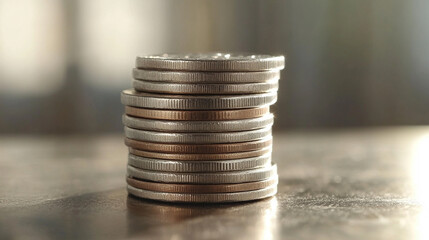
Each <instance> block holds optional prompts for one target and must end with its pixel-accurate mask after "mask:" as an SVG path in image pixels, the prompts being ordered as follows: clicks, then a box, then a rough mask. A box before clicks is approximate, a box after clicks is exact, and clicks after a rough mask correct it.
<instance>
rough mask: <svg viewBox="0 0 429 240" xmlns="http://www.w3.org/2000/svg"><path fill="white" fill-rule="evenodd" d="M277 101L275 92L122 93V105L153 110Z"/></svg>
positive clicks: (233, 107) (261, 103)
mask: <svg viewBox="0 0 429 240" xmlns="http://www.w3.org/2000/svg"><path fill="white" fill-rule="evenodd" d="M276 101H277V91H272V92H267V93H258V94H243V95H194V96H188V95H167V94H153V93H143V92H137V91H134V90H133V89H128V90H124V91H122V94H121V102H122V104H124V105H128V106H134V107H141V108H155V109H194V110H210V109H239V108H253V107H261V106H265V105H271V104H273V103H275V102H276Z"/></svg>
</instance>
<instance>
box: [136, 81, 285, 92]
mask: <svg viewBox="0 0 429 240" xmlns="http://www.w3.org/2000/svg"><path fill="white" fill-rule="evenodd" d="M133 87H134V89H135V90H137V91H142V92H152V93H169V94H190V95H194V94H195V95H197V94H218V95H226V94H245V93H264V92H270V91H277V89H278V87H279V82H278V80H275V81H267V82H259V83H240V84H186V83H166V82H151V81H143V80H133Z"/></svg>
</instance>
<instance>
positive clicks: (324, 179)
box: [0, 127, 429, 240]
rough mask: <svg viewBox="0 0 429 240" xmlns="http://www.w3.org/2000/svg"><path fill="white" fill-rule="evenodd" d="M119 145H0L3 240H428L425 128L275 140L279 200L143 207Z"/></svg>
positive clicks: (11, 141)
mask: <svg viewBox="0 0 429 240" xmlns="http://www.w3.org/2000/svg"><path fill="white" fill-rule="evenodd" d="M126 156H127V149H126V147H125V146H124V145H123V141H122V135H106V136H89V137H88V136H73V137H59V136H56V137H53V136H52V137H46V136H44V137H38V136H33V137H27V136H1V137H0V239H111V238H113V239H123V238H127V239H129V238H131V239H132V238H145V239H360V240H361V239H365V240H368V239H408V240H409V239H429V210H428V208H429V187H428V186H427V185H428V184H429V127H401V128H374V129H353V130H341V131H339V130H336V131H320V132H285V133H275V134H274V152H273V159H274V161H276V162H277V163H278V166H279V175H280V183H279V192H278V194H277V196H276V197H273V198H270V199H266V200H262V201H255V202H249V203H241V204H221V205H213V204H212V205H207V204H206V205H185V204H166V203H160V202H155V201H148V200H140V199H137V198H134V197H131V196H128V195H127V193H126V190H125V167H126V158H127V157H126Z"/></svg>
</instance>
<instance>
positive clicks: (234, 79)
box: [133, 68, 280, 83]
mask: <svg viewBox="0 0 429 240" xmlns="http://www.w3.org/2000/svg"><path fill="white" fill-rule="evenodd" d="M133 77H134V78H135V79H140V80H147V81H154V82H174V83H257V82H266V81H273V80H279V79H280V71H279V70H270V71H263V72H185V71H156V70H147V69H137V68H134V69H133Z"/></svg>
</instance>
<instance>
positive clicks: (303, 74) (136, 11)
mask: <svg viewBox="0 0 429 240" xmlns="http://www.w3.org/2000/svg"><path fill="white" fill-rule="evenodd" d="M428 11H429V1H424V0H422V1H411V0H410V1H401V0H378V1H373V0H361V1H354V0H342V1H334V0H331V1H330V0H295V1H293V0H284V1H267V0H265V1H249V0H217V1H202V0H189V1H188V0H180V1H176V0H171V1H165V0H162V1H160V0H150V1H148V0H144V1H142V0H134V1H132V0H76V1H68V0H0V133H4V134H16V133H22V134H56V133H58V134H64V133H72V134H75V133H78V134H80V133H82V134H90V133H100V132H120V131H122V125H121V114H122V112H123V106H122V105H121V103H120V97H119V96H120V91H121V90H122V89H126V88H130V87H131V69H132V67H133V66H134V59H135V56H136V55H141V54H153V53H164V52H201V51H246V52H256V53H271V54H284V55H286V57H287V63H286V69H285V70H284V71H283V72H282V79H281V82H280V89H279V101H278V103H277V104H276V106H275V107H274V109H273V110H274V111H275V113H276V116H277V119H276V123H275V129H277V130H283V129H303V128H305V129H307V128H308V129H310V128H311V129H314V128H317V129H318V128H343V127H366V126H390V125H421V124H428V123H429V47H428V43H429V25H428V22H429V15H428V14H427V13H428Z"/></svg>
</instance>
